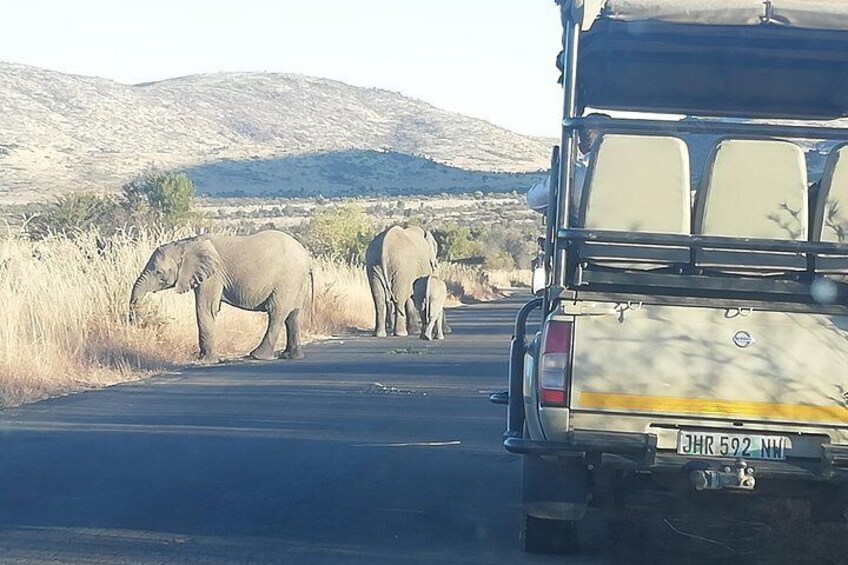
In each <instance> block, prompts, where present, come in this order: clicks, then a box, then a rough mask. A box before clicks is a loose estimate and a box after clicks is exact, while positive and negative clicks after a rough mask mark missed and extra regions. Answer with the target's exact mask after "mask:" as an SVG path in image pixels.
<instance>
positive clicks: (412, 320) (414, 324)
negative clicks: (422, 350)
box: [404, 298, 421, 335]
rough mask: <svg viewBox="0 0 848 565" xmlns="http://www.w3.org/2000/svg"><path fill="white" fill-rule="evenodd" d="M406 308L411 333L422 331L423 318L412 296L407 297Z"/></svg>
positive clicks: (407, 323) (408, 327) (408, 328)
mask: <svg viewBox="0 0 848 565" xmlns="http://www.w3.org/2000/svg"><path fill="white" fill-rule="evenodd" d="M404 308H405V309H406V329H407V331H408V332H409V333H410V334H413V335H415V334H417V333H418V332H420V331H421V318H420V316H419V315H418V309H417V308H415V302H414V301H413V300H412V298H408V299H407V301H406V304H405V305H404Z"/></svg>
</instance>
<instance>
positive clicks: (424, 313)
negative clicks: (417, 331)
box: [412, 275, 448, 341]
mask: <svg viewBox="0 0 848 565" xmlns="http://www.w3.org/2000/svg"><path fill="white" fill-rule="evenodd" d="M447 299H448V287H447V285H446V284H445V281H443V280H442V279H440V278H439V277H437V276H435V275H430V276H427V277H421V278H420V279H417V280H416V281H415V282H414V283H412V302H413V303H414V304H415V308H416V309H417V310H418V313H419V315H420V316H421V335H420V337H421V339H425V340H427V341H430V340H432V339H445V302H447ZM434 332H435V333H434Z"/></svg>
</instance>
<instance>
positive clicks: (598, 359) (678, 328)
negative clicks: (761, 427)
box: [570, 304, 848, 427]
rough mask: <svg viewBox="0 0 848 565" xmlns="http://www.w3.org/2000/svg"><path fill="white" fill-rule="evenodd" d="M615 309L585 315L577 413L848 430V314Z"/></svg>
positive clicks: (575, 371)
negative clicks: (663, 416) (606, 313)
mask: <svg viewBox="0 0 848 565" xmlns="http://www.w3.org/2000/svg"><path fill="white" fill-rule="evenodd" d="M595 306H600V307H602V309H605V308H607V305H603V306H602V305H600V304H598V305H595ZM607 312H609V314H608V315H587V316H577V317H576V321H575V326H574V336H573V340H574V341H573V345H574V347H573V355H574V357H573V364H572V372H571V375H572V380H571V394H570V399H571V400H570V403H571V408H572V410H574V411H592V412H601V413H606V412H609V413H620V414H628V415H635V414H639V415H659V414H662V415H679V416H690V417H691V416H699V417H709V418H710V419H714V420H715V419H719V420H723V419H726V420H729V421H768V422H784V423H807V424H818V425H825V426H827V427H848V407H846V400H847V399H848V317H846V316H828V315H822V314H808V313H784V312H765V311H763V312H759V311H747V310H739V309H736V308H729V309H726V308H696V307H688V306H659V305H644V306H641V307H637V308H629V309H625V310H624V311H623V312H613V305H609V308H608V309H607Z"/></svg>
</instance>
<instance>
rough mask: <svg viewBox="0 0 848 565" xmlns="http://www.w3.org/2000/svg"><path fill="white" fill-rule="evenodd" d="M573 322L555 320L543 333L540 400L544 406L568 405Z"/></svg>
mask: <svg viewBox="0 0 848 565" xmlns="http://www.w3.org/2000/svg"><path fill="white" fill-rule="evenodd" d="M572 325H573V324H572V322H570V321H562V320H554V321H550V322H548V323H547V325H546V326H545V329H544V331H543V332H542V350H541V352H540V353H541V354H540V356H539V400H540V401H541V403H542V406H567V405H568V372H569V363H570V360H571V329H572Z"/></svg>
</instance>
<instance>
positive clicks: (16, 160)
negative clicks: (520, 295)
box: [0, 63, 550, 201]
mask: <svg viewBox="0 0 848 565" xmlns="http://www.w3.org/2000/svg"><path fill="white" fill-rule="evenodd" d="M549 146H550V142H549V141H546V140H542V139H535V138H530V137H525V136H522V135H519V134H516V133H513V132H510V131H507V130H505V129H502V128H499V127H496V126H494V125H492V124H490V123H488V122H485V121H482V120H478V119H473V118H469V117H467V116H463V115H459V114H455V113H452V112H447V111H444V110H440V109H438V108H435V107H433V106H431V105H429V104H426V103H424V102H422V101H419V100H414V99H410V98H407V97H404V96H401V95H400V94H397V93H394V92H388V91H385V90H378V89H371V88H358V87H354V86H350V85H347V84H343V83H340V82H336V81H331V80H325V79H318V78H310V77H305V76H299V75H285V74H266V73H236V74H230V73H226V74H224V73H222V74H213V75H197V76H189V77H183V78H177V79H172V80H166V81H162V82H156V83H150V84H139V85H132V86H130V85H125V84H120V83H117V82H113V81H109V80H104V79H99V78H89V77H80V76H72V75H67V74H62V73H58V72H52V71H47V70H43V69H39V68H34V67H27V66H22V65H15V64H7V63H0V200H3V201H10V200H25V199H32V198H41V197H44V196H48V195H53V194H57V193H60V192H64V191H69V190H83V189H85V190H100V189H107V190H108V189H115V188H117V187H118V186H120V185H121V184H122V183H123V182H125V181H126V180H127V179H128V178H129V177H131V176H132V175H134V174H136V173H137V172H139V171H140V170H142V169H143V168H144V167H146V166H148V165H150V164H155V165H157V166H159V167H163V168H180V169H188V170H191V171H194V172H195V173H196V176H197V181H198V185H199V187H200V189H201V191H204V192H207V193H209V194H228V193H244V192H247V193H257V194H260V193H261V194H287V193H289V191H290V190H294V191H296V192H297V194H299V195H302V194H310V193H315V194H317V193H323V194H325V195H329V194H332V193H333V192H335V191H339V190H341V191H343V192H346V193H353V192H356V191H358V190H360V189H362V190H367V189H368V187H372V188H375V189H376V190H377V191H378V192H380V191H387V192H392V191H395V190H401V189H403V191H408V189H406V188H405V187H406V186H408V185H410V184H417V185H426V186H427V187H429V188H430V189H431V191H433V190H435V191H458V190H459V187H462V186H466V185H468V186H475V187H480V186H483V187H485V185H486V182H488V181H491V180H497V181H498V182H497V183H495V184H497V186H493V187H492V188H493V189H495V190H507V189H509V190H512V188H518V189H521V188H522V187H523V186H524V185H525V180H526V179H523V178H522V177H523V175H515V174H513V173H523V172H529V171H539V170H542V169H546V168H547V166H548V159H549ZM357 154H359V155H360V157H361V156H362V155H364V156H365V157H361V158H357V160H359V161H361V160H362V158H364V159H365V160H366V161H367V162H368V167H367V168H368V169H369V170H370V173H369V174H371V177H369V178H368V179H364V180H363V179H361V178H358V177H356V172H357V168H356V167H355V166H354V167H353V168H351V169H344V170H338V171H335V172H334V173H332V174H330V176H333V175H335V177H337V178H335V180H334V181H333V182H330V183H326V182H325V181H326V179H327V176H328V171H327V166H328V163H330V164H335V165H337V166H342V165H344V164H345V163H350V161H351V158H350V156H351V155H357ZM379 154H386V157H385V158H380V155H379ZM398 154H400V155H404V156H409V157H415V158H416V159H415V160H414V161H419V162H417V163H414V162H407V161H403V162H402V163H401V164H402V165H403V166H404V167H405V169H403V170H402V171H400V172H399V171H397V170H391V169H390V167H392V166H395V165H397V164H398V158H397V155H398ZM334 155H335V157H334ZM322 156H329V157H328V159H329V160H327V159H322ZM304 157H307V158H305V159H304ZM310 163H317V165H316V166H318V167H319V169H320V171H317V173H318V174H315V175H313V174H311V171H310V170H309V166H310ZM340 163H341V165H339V164H340ZM354 164H355V163H354ZM440 165H444V166H440ZM286 167H294V169H293V172H288V171H289V169H288V168H286ZM469 171H472V172H471V173H469ZM407 173H408V175H407ZM478 173H479V174H478ZM416 174H417V175H421V174H424V175H425V176H424V177H414V175H416ZM484 174H485V175H488V176H485V177H484ZM409 175H412V176H409ZM426 175H432V179H434V180H438V181H439V182H438V183H437V184H438V187H436V186H434V185H431V184H429V182H428V181H429V180H430V179H431V177H430V176H426ZM455 175H458V176H456V177H455ZM345 177H349V178H352V179H353V181H355V182H353V183H352V182H347V181H345V180H343V179H344V178H345ZM287 179H290V180H292V181H294V182H296V183H297V186H295V187H290V186H289V185H288V184H287ZM386 179H388V180H386ZM487 179H488V180H487ZM504 181H506V182H505V183H504ZM354 184H355V185H356V186H354Z"/></svg>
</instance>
